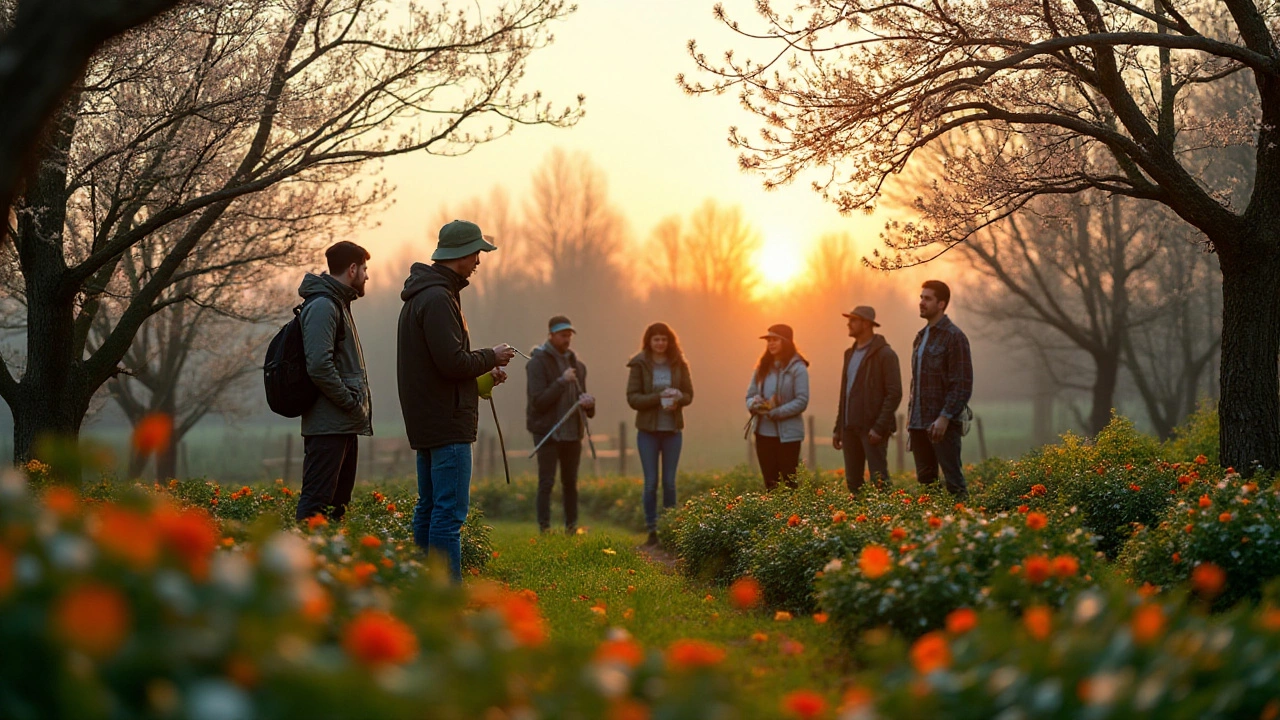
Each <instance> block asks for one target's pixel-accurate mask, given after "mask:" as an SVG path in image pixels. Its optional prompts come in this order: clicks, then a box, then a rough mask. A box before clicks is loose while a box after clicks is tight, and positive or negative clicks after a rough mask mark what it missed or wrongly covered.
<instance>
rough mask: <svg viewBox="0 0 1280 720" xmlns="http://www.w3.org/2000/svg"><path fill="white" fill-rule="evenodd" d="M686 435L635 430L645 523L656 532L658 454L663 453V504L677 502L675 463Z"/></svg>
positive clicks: (668, 505)
mask: <svg viewBox="0 0 1280 720" xmlns="http://www.w3.org/2000/svg"><path fill="white" fill-rule="evenodd" d="M683 445H684V438H683V436H682V435H681V434H680V433H679V432H649V431H648V430H637V431H636V450H638V451H639V453H640V467H642V468H644V524H645V527H646V528H647V529H648V530H649V531H650V532H653V531H654V530H656V529H657V528H658V456H659V455H661V456H662V507H664V508H673V507H675V506H676V465H678V464H679V463H680V448H681V447H682V446H683Z"/></svg>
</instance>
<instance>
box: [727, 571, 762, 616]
mask: <svg viewBox="0 0 1280 720" xmlns="http://www.w3.org/2000/svg"><path fill="white" fill-rule="evenodd" d="M729 602H730V603H732V604H733V606H734V607H736V608H738V609H740V610H746V609H747V608H753V607H755V606H756V605H758V604H759V603H760V583H759V582H757V581H756V579H755V578H753V577H743V578H738V579H737V580H735V581H734V583H733V585H732V586H730V587H729Z"/></svg>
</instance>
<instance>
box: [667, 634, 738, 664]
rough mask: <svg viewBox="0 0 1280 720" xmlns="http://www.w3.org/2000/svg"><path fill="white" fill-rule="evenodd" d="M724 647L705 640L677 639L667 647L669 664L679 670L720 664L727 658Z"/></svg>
mask: <svg viewBox="0 0 1280 720" xmlns="http://www.w3.org/2000/svg"><path fill="white" fill-rule="evenodd" d="M725 655H726V653H725V651H724V648H722V647H720V646H718V645H713V644H712V643H709V642H706V641H703V640H677V641H675V642H673V643H671V646H670V647H668V648H667V664H668V665H671V666H672V667H673V668H675V669H677V670H694V669H697V668H704V667H712V666H715V665H719V664H720V663H721V662H723V661H724V658H725Z"/></svg>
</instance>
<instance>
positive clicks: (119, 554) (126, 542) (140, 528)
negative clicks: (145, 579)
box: [91, 505, 160, 570]
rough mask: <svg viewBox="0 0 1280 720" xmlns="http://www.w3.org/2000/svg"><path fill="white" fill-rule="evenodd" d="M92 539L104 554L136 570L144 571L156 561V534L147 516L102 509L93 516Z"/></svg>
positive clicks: (104, 507) (125, 510)
mask: <svg viewBox="0 0 1280 720" xmlns="http://www.w3.org/2000/svg"><path fill="white" fill-rule="evenodd" d="M95 519H96V521H97V522H96V523H94V524H93V525H92V526H91V527H92V528H93V533H92V534H93V539H94V540H96V541H97V542H98V545H99V546H100V547H101V548H102V549H103V550H104V551H105V552H106V553H107V554H108V555H111V556H113V557H116V558H119V559H121V560H123V561H125V562H126V563H128V564H129V565H131V566H133V568H135V569H137V570H146V569H149V568H151V567H153V566H154V565H155V564H156V559H157V558H159V557H160V530H159V528H157V527H156V525H155V523H153V522H152V521H151V518H150V517H148V516H147V515H145V514H143V513H141V512H137V511H135V510H129V509H126V508H122V507H120V506H118V505H103V506H102V508H101V509H100V510H99V511H98V512H97V514H96V515H95Z"/></svg>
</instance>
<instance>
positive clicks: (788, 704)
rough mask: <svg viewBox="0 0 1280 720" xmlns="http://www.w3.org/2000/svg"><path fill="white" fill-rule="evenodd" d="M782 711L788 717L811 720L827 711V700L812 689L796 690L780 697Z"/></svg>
mask: <svg viewBox="0 0 1280 720" xmlns="http://www.w3.org/2000/svg"><path fill="white" fill-rule="evenodd" d="M782 711H783V712H784V713H786V714H787V716H788V717H793V718H799V719H800V720H812V718H816V717H818V716H820V715H823V714H825V713H826V712H827V701H826V699H824V698H823V697H822V696H821V695H819V694H818V693H816V692H814V691H812V690H796V691H793V692H790V693H787V695H786V696H785V697H783V698H782Z"/></svg>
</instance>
